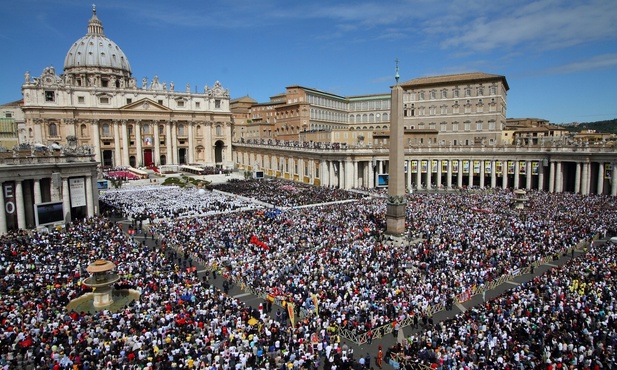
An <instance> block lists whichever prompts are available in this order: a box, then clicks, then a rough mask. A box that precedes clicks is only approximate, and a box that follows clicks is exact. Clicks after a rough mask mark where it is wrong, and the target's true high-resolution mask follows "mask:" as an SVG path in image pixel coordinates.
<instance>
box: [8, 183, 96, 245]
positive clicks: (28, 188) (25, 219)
mask: <svg viewBox="0 0 617 370" xmlns="http://www.w3.org/2000/svg"><path fill="white" fill-rule="evenodd" d="M71 179H77V180H79V181H78V184H79V185H80V184H81V180H83V184H84V186H83V188H85V189H83V188H81V187H80V188H77V189H74V190H73V191H75V192H76V193H77V192H82V191H83V192H85V194H84V196H85V214H84V215H83V216H87V217H92V216H94V215H95V214H97V213H98V194H97V193H95V190H94V186H96V184H95V181H93V176H91V175H86V176H77V177H72V176H71V177H69V176H67V175H64V176H63V175H62V174H60V173H53V174H52V176H51V177H37V178H32V179H22V178H20V177H19V176H18V177H17V178H13V179H10V180H6V178H5V179H4V180H5V181H0V188H1V189H2V196H0V210H4V211H0V234H2V233H5V232H7V231H8V230H9V229H28V228H33V227H34V226H35V220H36V218H35V212H36V209H35V204H41V203H47V202H62V208H63V213H64V220H63V223H64V222H68V221H70V220H71V207H72V204H71V185H70V184H69V181H70V180H71ZM80 198H83V197H80Z"/></svg>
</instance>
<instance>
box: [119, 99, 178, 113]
mask: <svg viewBox="0 0 617 370" xmlns="http://www.w3.org/2000/svg"><path fill="white" fill-rule="evenodd" d="M120 110H122V111H148V112H171V111H172V110H171V109H169V108H168V107H166V106H164V105H161V104H159V103H158V102H156V101H154V100H152V99H148V98H143V99H140V100H138V101H136V102H132V103H129V104H127V105H125V106H124V107H122V108H120Z"/></svg>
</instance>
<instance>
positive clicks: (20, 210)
mask: <svg viewBox="0 0 617 370" xmlns="http://www.w3.org/2000/svg"><path fill="white" fill-rule="evenodd" d="M15 206H16V207H15V208H17V227H18V228H19V229H26V226H27V225H26V205H25V204H24V189H23V185H22V181H21V180H15Z"/></svg>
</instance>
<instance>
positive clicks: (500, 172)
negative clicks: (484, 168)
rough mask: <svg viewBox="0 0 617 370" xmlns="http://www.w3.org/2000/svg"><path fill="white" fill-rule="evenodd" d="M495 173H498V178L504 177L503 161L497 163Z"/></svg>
mask: <svg viewBox="0 0 617 370" xmlns="http://www.w3.org/2000/svg"><path fill="white" fill-rule="evenodd" d="M495 172H497V176H503V163H501V161H497V162H495Z"/></svg>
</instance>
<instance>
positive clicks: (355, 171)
mask: <svg viewBox="0 0 617 370" xmlns="http://www.w3.org/2000/svg"><path fill="white" fill-rule="evenodd" d="M359 177H360V174H359V173H358V161H353V185H352V186H353V187H354V188H357V187H358V179H359Z"/></svg>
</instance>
